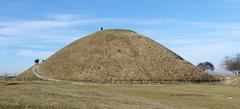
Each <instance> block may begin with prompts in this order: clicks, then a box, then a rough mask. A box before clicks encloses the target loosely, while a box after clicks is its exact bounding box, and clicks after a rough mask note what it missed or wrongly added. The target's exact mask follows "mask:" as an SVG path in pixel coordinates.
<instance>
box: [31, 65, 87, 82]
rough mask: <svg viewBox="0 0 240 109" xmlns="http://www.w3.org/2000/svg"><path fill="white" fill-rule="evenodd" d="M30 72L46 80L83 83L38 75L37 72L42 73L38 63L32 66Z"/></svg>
mask: <svg viewBox="0 0 240 109" xmlns="http://www.w3.org/2000/svg"><path fill="white" fill-rule="evenodd" d="M32 72H33V74H34V75H35V76H36V77H37V78H39V79H42V80H46V81H57V82H69V83H71V84H85V83H81V82H72V81H67V80H60V79H54V78H49V77H46V76H42V75H39V74H42V73H41V72H40V71H39V66H38V65H34V66H33V67H32Z"/></svg>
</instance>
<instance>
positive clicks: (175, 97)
mask: <svg viewBox="0 0 240 109" xmlns="http://www.w3.org/2000/svg"><path fill="white" fill-rule="evenodd" d="M239 100H240V86H229V85H221V84H215V85H213V84H190V83H188V84H184V83H179V84H154V85H131V84H127V85H123V84H86V85H85V84H83V85H79V84H69V83H63V82H46V81H24V82H23V81H3V80H2V81H0V109H239V107H240V103H239Z"/></svg>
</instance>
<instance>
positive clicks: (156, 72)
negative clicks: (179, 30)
mask: <svg viewBox="0 0 240 109" xmlns="http://www.w3.org/2000/svg"><path fill="white" fill-rule="evenodd" d="M39 71H40V72H41V74H40V75H43V76H47V77H50V78H56V79H63V80H74V81H213V80H214V79H215V78H214V77H213V76H211V75H209V74H207V73H204V72H203V71H201V70H199V69H198V68H196V67H195V66H193V65H192V64H191V63H189V62H187V61H185V60H184V59H183V58H181V57H180V56H179V55H177V54H176V53H174V52H172V51H171V50H169V49H167V48H166V47H164V46H162V45H160V44H159V43H157V42H155V41H153V40H151V39H149V38H147V37H145V36H143V35H141V34H138V33H136V32H134V31H131V30H121V29H113V30H103V31H98V32H95V33H93V34H90V35H88V36H86V37H83V38H80V39H79V40H76V41H75V42H73V43H71V44H69V45H68V46H66V47H64V48H63V49H61V50H59V51H58V52H56V53H55V54H54V55H52V56H50V57H49V58H48V59H47V60H46V61H45V62H43V63H42V64H40V65H39ZM18 78H24V79H25V78H36V77H34V75H33V74H32V72H31V68H29V69H28V70H26V71H25V72H23V73H22V74H20V75H19V77H18Z"/></svg>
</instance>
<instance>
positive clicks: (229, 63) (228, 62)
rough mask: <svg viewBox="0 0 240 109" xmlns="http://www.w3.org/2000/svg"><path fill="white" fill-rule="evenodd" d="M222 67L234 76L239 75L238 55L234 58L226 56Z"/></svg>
mask: <svg viewBox="0 0 240 109" xmlns="http://www.w3.org/2000/svg"><path fill="white" fill-rule="evenodd" d="M222 65H223V66H224V68H225V69H226V70H229V71H231V72H232V73H233V74H235V75H240V53H238V54H237V55H235V56H232V57H231V56H226V57H225V58H224V60H223V63H222Z"/></svg>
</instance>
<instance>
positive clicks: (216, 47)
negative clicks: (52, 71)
mask: <svg viewBox="0 0 240 109" xmlns="http://www.w3.org/2000/svg"><path fill="white" fill-rule="evenodd" d="M239 10H240V0H1V1H0V74H4V73H20V72H22V71H24V70H25V69H27V68H29V67H30V66H31V65H32V64H33V60H34V59H36V58H40V59H46V58H47V57H48V56H50V55H52V54H53V53H54V52H56V51H58V50H59V49H61V48H62V47H64V46H66V45H67V44H69V43H71V42H72V41H74V40H76V39H79V38H81V37H83V36H85V35H87V34H90V33H92V32H95V31H97V30H99V28H100V27H101V26H103V27H104V28H107V29H111V28H126V29H132V30H134V31H136V32H138V33H141V34H144V35H147V36H149V37H150V38H152V39H154V40H155V41H157V42H159V43H161V44H163V45H164V46H166V47H168V48H169V49H171V50H173V51H174V52H176V53H178V54H179V55H181V56H182V57H183V58H185V59H186V60H188V61H190V62H191V63H193V64H195V65H196V64H197V63H199V62H203V61H210V62H212V63H213V64H214V65H215V67H216V69H217V71H221V70H222V68H221V66H220V64H221V61H222V59H223V58H224V57H225V56H227V55H233V54H236V53H239V52H240V48H239V47H240V43H239V42H240V12H239Z"/></svg>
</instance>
